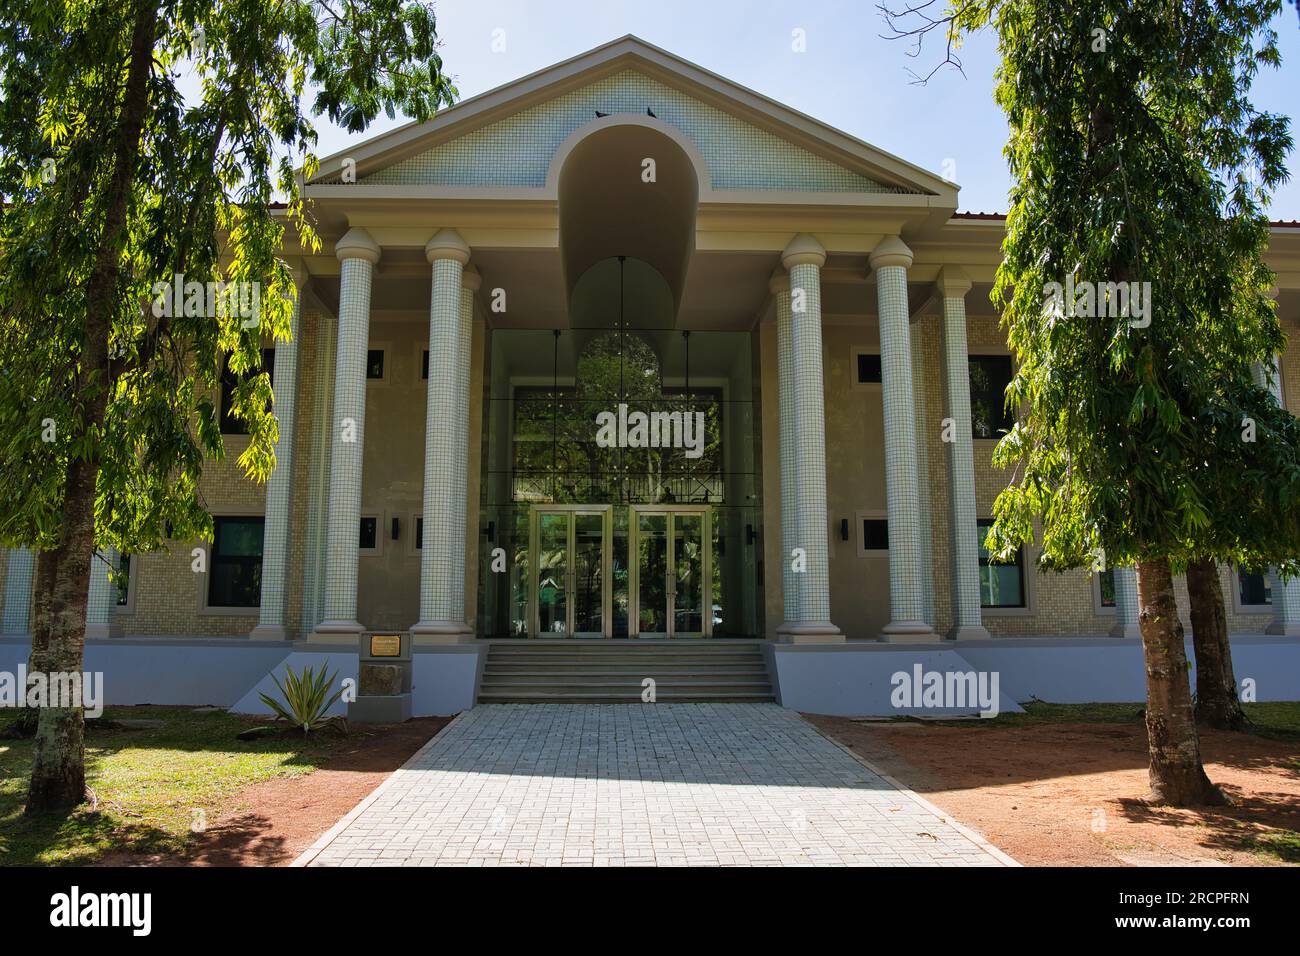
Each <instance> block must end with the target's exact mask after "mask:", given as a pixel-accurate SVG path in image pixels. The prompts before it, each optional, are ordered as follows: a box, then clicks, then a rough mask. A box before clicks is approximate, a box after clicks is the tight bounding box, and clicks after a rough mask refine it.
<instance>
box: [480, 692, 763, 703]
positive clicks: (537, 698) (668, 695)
mask: <svg viewBox="0 0 1300 956" xmlns="http://www.w3.org/2000/svg"><path fill="white" fill-rule="evenodd" d="M774 699H775V698H774V697H773V696H772V694H770V693H768V694H740V693H736V694H722V693H712V694H695V693H673V692H671V691H664V690H660V691H659V692H658V693H656V695H655V702H656V703H659V704H668V703H678V704H708V703H734V704H765V703H771V702H772V701H773V700H774ZM478 702H479V703H480V704H640V703H642V700H641V693H640V691H639V690H638V691H637V692H636V693H635V694H633V693H624V694H599V693H575V692H572V691H569V692H564V693H540V692H539V693H518V692H515V691H509V692H502V693H495V692H486V691H485V692H483V693H480V694H479V696H478Z"/></svg>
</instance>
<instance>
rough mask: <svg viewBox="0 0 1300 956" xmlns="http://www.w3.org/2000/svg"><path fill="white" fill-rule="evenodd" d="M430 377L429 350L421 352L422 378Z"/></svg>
mask: <svg viewBox="0 0 1300 956" xmlns="http://www.w3.org/2000/svg"><path fill="white" fill-rule="evenodd" d="M428 377H429V350H428V349H425V350H424V351H423V352H421V353H420V378H428Z"/></svg>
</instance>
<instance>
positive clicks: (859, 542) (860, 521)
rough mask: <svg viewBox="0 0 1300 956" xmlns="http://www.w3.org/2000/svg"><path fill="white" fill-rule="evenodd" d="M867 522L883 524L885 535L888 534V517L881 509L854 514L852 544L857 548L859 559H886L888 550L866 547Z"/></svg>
mask: <svg viewBox="0 0 1300 956" xmlns="http://www.w3.org/2000/svg"><path fill="white" fill-rule="evenodd" d="M868 521H883V522H885V533H886V535H888V533H889V515H888V514H886V513H885V511H884V510H883V509H879V508H868V509H866V510H863V511H857V512H854V527H855V528H856V530H855V531H854V539H855V540H854V543H855V544H856V546H857V554H858V557H859V558H888V557H889V548H887V547H885V548H868V547H867V529H866V523H867V522H868Z"/></svg>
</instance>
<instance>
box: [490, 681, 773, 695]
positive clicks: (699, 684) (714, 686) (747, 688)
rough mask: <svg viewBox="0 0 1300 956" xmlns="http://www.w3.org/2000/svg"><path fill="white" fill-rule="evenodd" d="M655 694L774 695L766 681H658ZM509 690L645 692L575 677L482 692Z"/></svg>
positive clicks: (630, 684)
mask: <svg viewBox="0 0 1300 956" xmlns="http://www.w3.org/2000/svg"><path fill="white" fill-rule="evenodd" d="M655 687H656V690H657V691H659V690H671V691H673V692H674V693H676V692H679V691H680V692H685V691H690V692H692V693H696V694H711V693H715V692H716V693H730V692H744V693H756V694H768V693H771V690H772V689H771V687H770V686H769V685H768V682H767V681H765V680H749V681H719V680H710V679H703V680H693V681H685V680H675V681H661V680H656V681H655ZM507 690H523V691H542V692H545V693H557V694H558V693H565V692H568V691H574V692H579V693H596V692H600V693H611V694H616V693H621V692H624V691H626V692H628V693H632V692H635V693H636V694H638V695H640V693H641V691H642V685H641V681H639V680H619V679H617V678H614V679H598V680H584V679H583V678H580V677H572V678H568V679H561V680H516V681H490V682H489V681H484V682H483V691H484V692H485V693H486V692H488V691H491V692H494V693H495V692H504V691H507Z"/></svg>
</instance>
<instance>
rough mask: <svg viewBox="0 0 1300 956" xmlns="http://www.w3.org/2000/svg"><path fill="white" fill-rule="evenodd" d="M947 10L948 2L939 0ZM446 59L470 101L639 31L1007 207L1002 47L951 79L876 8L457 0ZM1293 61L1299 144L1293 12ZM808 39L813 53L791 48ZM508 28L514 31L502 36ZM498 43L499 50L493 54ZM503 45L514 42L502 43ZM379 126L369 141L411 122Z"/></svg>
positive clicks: (442, 13) (705, 1)
mask: <svg viewBox="0 0 1300 956" xmlns="http://www.w3.org/2000/svg"><path fill="white" fill-rule="evenodd" d="M940 2H942V0H940ZM434 9H435V13H436V15H437V19H438V34H439V36H440V37H441V39H442V49H441V54H442V57H443V60H444V67H445V70H446V72H447V73H448V74H450V75H451V76H453V77H454V78H455V80H456V85H457V86H458V88H459V90H460V96H461V99H466V98H468V97H470V96H473V95H476V94H478V93H484V92H486V91H488V90H491V89H493V88H495V87H497V86H500V85H502V84H503V83H508V82H510V81H511V80H514V79H518V78H519V77H522V76H526V75H528V74H529V73H532V72H534V71H536V70H540V69H543V68H544V67H547V66H550V65H551V64H553V63H558V62H560V61H561V60H566V59H568V58H570V57H572V56H576V55H577V54H579V53H583V52H585V51H587V50H590V49H592V48H593V47H597V46H600V45H601V44H604V43H607V42H609V41H610V40H613V39H616V38H618V37H620V36H623V35H624V34H628V33H632V34H635V35H636V36H639V37H640V38H641V39H643V40H646V41H648V42H650V43H653V44H655V45H656V46H659V47H662V48H663V49H665V50H667V51H668V52H670V53H673V54H676V55H677V56H679V57H682V58H683V59H686V60H689V61H691V62H693V63H695V64H697V65H699V66H702V67H704V68H705V69H707V70H711V71H713V72H714V73H718V74H720V75H722V76H723V77H726V78H727V79H729V80H732V81H733V82H736V83H739V84H741V85H742V86H746V87H749V88H750V89H751V90H754V91H755V92H758V93H762V94H763V95H765V96H768V97H771V98H772V99H774V100H777V101H778V102H781V103H785V104H786V105H788V106H791V107H793V108H795V109H797V110H799V111H800V112H803V113H807V114H808V115H809V116H812V117H814V118H815V119H818V120H820V121H822V122H823V123H827V124H829V125H830V126H833V127H836V128H837V129H840V130H843V131H844V132H846V133H848V134H850V135H852V136H855V137H857V138H858V139H861V140H864V141H866V142H868V143H870V144H872V145H873V146H876V147H879V148H880V149H883V150H885V151H886V152H889V153H893V154H894V155H895V156H898V157H901V158H902V159H905V160H908V161H909V162H911V163H914V164H916V165H918V166H921V167H923V168H925V169H928V170H930V171H931V172H934V173H938V174H941V175H945V176H946V177H947V178H949V179H952V180H954V181H955V182H957V183H958V184H959V185H960V186H961V195H960V200H959V208H960V209H961V210H963V211H969V212H1002V211H1004V210H1005V209H1006V205H1007V203H1006V196H1007V189H1008V186H1009V182H1010V181H1009V179H1008V176H1007V171H1006V163H1005V160H1004V159H1003V157H1002V147H1003V146H1004V144H1005V143H1006V138H1007V126H1006V122H1005V120H1004V119H1003V116H1002V112H1001V110H999V109H998V107H997V105H996V104H995V103H994V102H993V96H992V90H993V71H994V68H995V67H996V65H997V51H996V46H995V43H994V42H993V38H992V37H991V36H990V35H989V34H987V33H985V34H983V35H980V36H977V37H975V38H974V39H972V40H971V41H970V42H969V43H968V44H967V45H966V46H965V48H963V49H962V50H961V51H960V53H959V55H960V57H961V60H962V64H963V68H964V72H965V75H964V76H963V75H962V74H961V73H958V72H957V71H955V70H952V69H947V68H945V69H944V70H942V71H940V72H939V73H938V74H937V75H935V76H934V77H933V78H932V79H931V80H930V81H929V83H928V84H926V85H924V86H920V85H916V84H915V83H914V82H913V78H912V77H911V76H910V75H909V73H908V70H909V68H911V69H913V70H915V71H916V72H917V73H920V74H922V75H924V74H926V73H928V72H929V71H930V70H931V69H932V68H933V67H934V66H936V65H938V64H939V63H940V62H941V61H942V59H943V51H942V48H941V45H940V43H939V42H937V41H938V39H939V38H937V37H934V38H928V39H927V40H926V42H925V44H924V46H923V47H922V50H921V52H920V55H919V56H918V57H916V58H911V57H909V56H908V52H909V50H911V48H912V47H911V44H910V41H907V40H890V39H885V38H884V37H883V34H884V33H886V28H885V25H884V23H883V21H882V20H881V17H880V14H879V12H878V10H877V8H876V4H875V0H858V2H841V3H836V2H816V0H804V2H800V3H791V2H789V0H785V2H771V0H758V2H754V0H749V2H737V0H689V2H686V0H651V2H646V0H634V2H621V0H533V2H526V0H446V2H441V3H435V8H434ZM1274 28H1275V29H1276V30H1277V31H1278V33H1279V40H1280V46H1281V51H1282V58H1283V66H1282V69H1281V70H1277V71H1271V72H1268V73H1265V74H1262V75H1261V76H1260V78H1259V79H1258V80H1257V81H1256V85H1255V90H1254V100H1255V103H1256V105H1257V106H1258V107H1259V108H1261V109H1268V110H1273V111H1275V112H1281V113H1285V114H1287V115H1288V116H1290V117H1291V120H1292V128H1293V133H1295V135H1296V136H1297V138H1298V139H1300V128H1297V127H1298V124H1297V119H1298V118H1300V18H1297V16H1296V9H1295V7H1293V6H1291V5H1289V4H1288V5H1287V6H1286V7H1285V9H1284V10H1283V11H1282V13H1281V14H1280V15H1279V17H1278V18H1277V20H1276V21H1275V23H1274ZM796 29H798V30H802V31H804V36H805V37H806V50H805V51H804V52H795V51H794V50H793V49H792V36H793V31H795V30H796ZM496 31H504V32H503V33H497V32H496ZM494 39H496V40H497V41H498V42H497V43H496V46H497V47H501V46H502V45H504V49H503V50H500V49H498V50H497V51H494V49H493V46H494ZM501 40H504V44H502V43H501V42H499V41H501ZM404 122H405V120H403V119H402V118H400V117H399V118H398V119H397V120H394V121H390V120H388V119H387V117H383V116H382V115H381V118H380V120H379V121H377V122H376V123H375V124H374V125H373V126H372V127H371V130H370V131H368V132H367V133H366V134H362V135H363V136H367V135H373V133H376V132H380V131H383V130H386V129H390V128H392V127H394V126H399V125H402V124H403V123H404ZM317 127H318V131H319V133H320V143H319V145H318V149H317V154H318V155H320V156H328V155H330V154H331V153H334V152H337V151H340V150H342V149H344V148H345V147H346V146H347V145H348V143H349V137H348V134H346V133H345V132H344V131H342V130H338V129H334V128H330V127H329V126H328V125H327V124H326V122H325V121H324V119H323V118H322V119H320V120H318V121H317ZM1288 165H1289V166H1290V167H1291V168H1292V169H1293V170H1295V173H1296V175H1295V176H1294V177H1293V179H1292V181H1291V182H1289V183H1287V184H1286V185H1285V186H1283V187H1282V188H1281V189H1280V190H1279V191H1278V193H1277V195H1276V196H1275V197H1274V201H1273V205H1272V208H1271V209H1270V216H1271V218H1273V219H1300V153H1297V152H1294V151H1293V152H1292V154H1291V157H1290V161H1289V163H1288Z"/></svg>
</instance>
